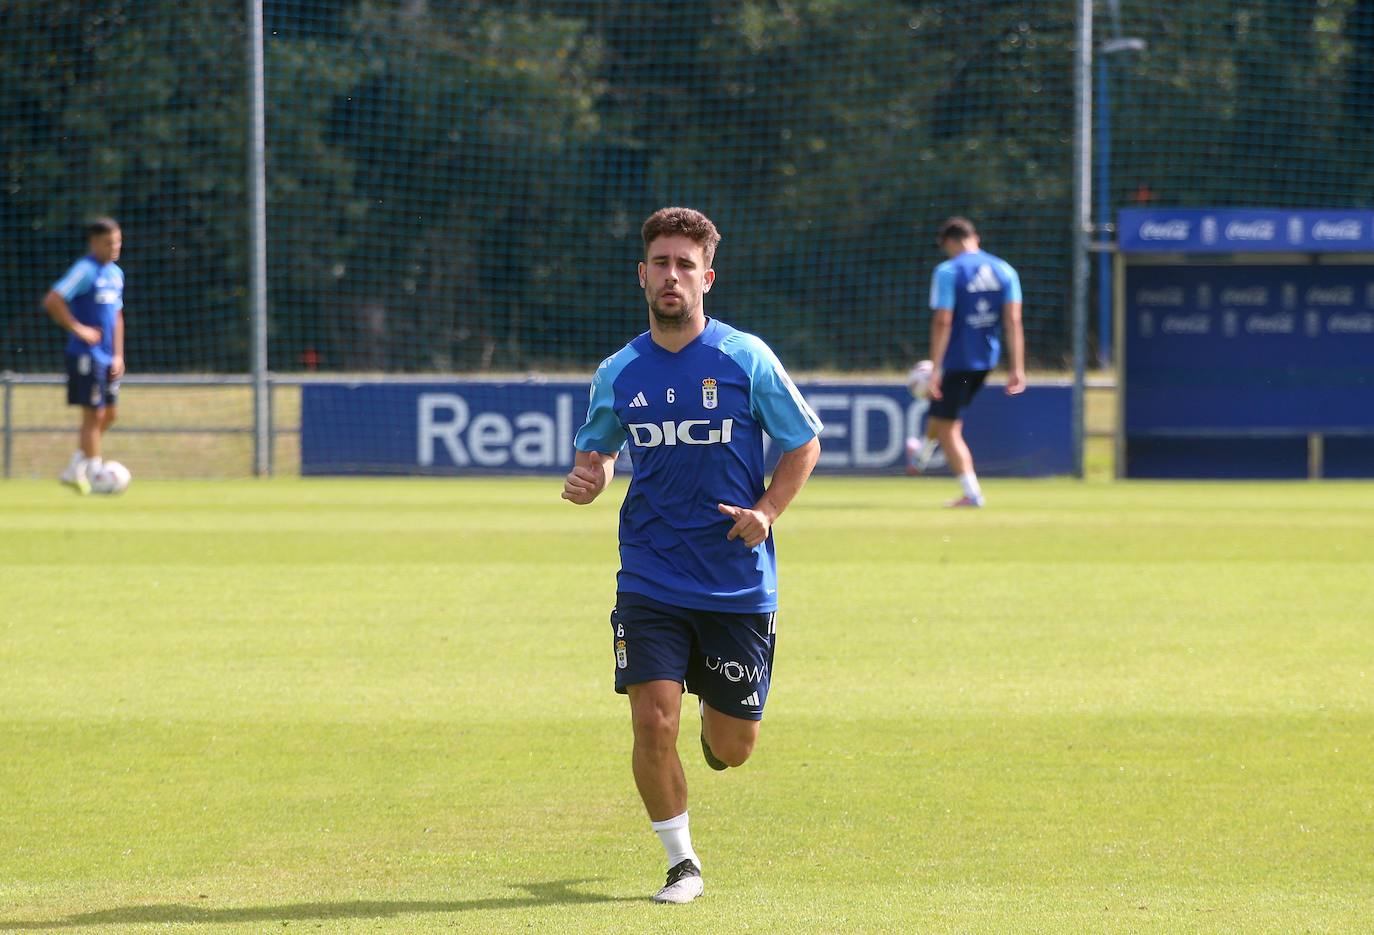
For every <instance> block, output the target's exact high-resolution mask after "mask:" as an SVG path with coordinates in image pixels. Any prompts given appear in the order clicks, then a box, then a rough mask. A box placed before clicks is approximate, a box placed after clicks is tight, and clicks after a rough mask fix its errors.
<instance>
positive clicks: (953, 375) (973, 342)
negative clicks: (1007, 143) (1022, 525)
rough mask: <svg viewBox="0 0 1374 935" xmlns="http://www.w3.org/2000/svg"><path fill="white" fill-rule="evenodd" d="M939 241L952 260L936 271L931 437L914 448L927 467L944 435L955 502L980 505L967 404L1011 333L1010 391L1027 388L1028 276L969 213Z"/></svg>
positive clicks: (917, 464) (919, 465) (947, 226)
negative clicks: (987, 243)
mask: <svg viewBox="0 0 1374 935" xmlns="http://www.w3.org/2000/svg"><path fill="white" fill-rule="evenodd" d="M937 242H938V244H939V246H940V248H941V249H942V250H944V252H945V255H946V256H948V257H949V259H948V260H946V261H945V262H943V263H941V264H940V265H939V266H937V267H935V274H934V275H933V276H932V277H931V283H930V307H931V309H932V310H933V311H934V317H933V318H932V320H931V324H930V359H931V360H932V361H934V362H935V369H934V371H933V372H932V373H931V377H930V399H931V402H930V414H929V417H928V421H927V423H926V435H927V440H926V444H924V445H923V446H921V447H920V449H919V450H917V451H916V452H914V461H913V468H914V469H915V470H916V471H918V472H919V471H920V470H922V469H924V467H925V464H926V463H927V462H928V461H929V460H930V456H931V454H932V453H933V451H934V449H935V445H934V444H932V443H931V441H930V439H931V438H934V439H936V440H938V443H939V444H940V445H942V446H943V447H944V450H945V457H946V458H947V459H948V461H949V469H950V471H951V472H952V473H953V474H954V476H955V477H957V478H958V479H959V485H960V486H961V487H962V488H963V492H964V493H963V496H962V497H960V498H959V499H957V500H953V501H950V503H949V504H948V505H949V506H953V507H980V506H982V505H983V491H982V488H981V487H980V486H979V484H978V475H977V474H976V473H974V470H973V454H972V453H971V452H970V451H969V448H968V444H967V443H966V442H965V441H964V421H963V410H964V409H965V408H966V407H967V406H968V404H969V403H971V402H972V401H973V397H974V396H975V395H976V394H977V393H978V390H979V389H981V388H982V386H983V381H984V380H985V379H987V375H988V371H989V370H991V369H992V368H993V367H996V366H997V360H998V358H999V357H1000V356H1001V351H1002V338H1003V337H1004V336H1005V338H1006V342H1007V350H1008V352H1009V356H1010V358H1011V360H1010V364H1009V371H1010V372H1009V374H1008V376H1007V395H1008V396H1016V395H1017V394H1019V393H1022V392H1024V391H1025V389H1026V351H1025V348H1026V343H1025V337H1024V335H1023V334H1022V331H1021V280H1020V278H1019V277H1018V276H1017V275H1016V270H1014V269H1012V268H1011V264H1009V263H1007V262H1006V261H1005V260H1002V259H1000V258H998V257H995V256H993V255H992V254H991V253H985V252H984V251H983V249H982V247H981V245H980V243H979V239H978V232H977V231H976V230H975V229H974V227H973V222H972V221H970V220H968V219H967V218H961V217H954V218H950V219H949V220H948V221H945V223H944V224H942V225H941V226H940V232H939V235H938V237H937Z"/></svg>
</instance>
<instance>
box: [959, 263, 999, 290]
mask: <svg viewBox="0 0 1374 935" xmlns="http://www.w3.org/2000/svg"><path fill="white" fill-rule="evenodd" d="M964 288H965V289H967V290H968V291H969V292H1001V291H1002V281H1001V280H1000V279H998V278H997V274H996V273H994V272H993V271H992V267H991V266H989V265H988V264H986V263H984V264H983V265H982V266H980V267H978V272H977V273H975V274H974V275H973V278H972V279H970V280H969V281H968V285H967V286H965V287H964Z"/></svg>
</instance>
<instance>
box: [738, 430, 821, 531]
mask: <svg viewBox="0 0 1374 935" xmlns="http://www.w3.org/2000/svg"><path fill="white" fill-rule="evenodd" d="M820 456H821V442H820V439H818V438H813V439H811V441H809V442H807V443H806V444H805V445H802V446H801V447H799V448H793V449H792V450H791V451H784V452H783V454H782V457H781V458H779V459H778V466H777V467H776V468H774V469H773V480H772V481H771V482H770V483H769V484H768V489H767V490H765V491H764V492H763V496H762V497H760V498H759V502H758V503H756V504H754V509H756V510H759V511H761V512H762V513H764V514H766V515H767V516H768V521H769V522H770V523H771V522H774V521H776V520H777V518H778V517H779V516H781V515H782V511H783V510H785V509H787V505H788V504H789V503H791V502H792V499H793V498H794V497H796V495H797V494H798V493H800V492H801V489H802V487H804V486H806V481H807V479H808V478H810V476H811V472H812V470H814V469H815V467H816V462H817V461H818V460H819V459H820Z"/></svg>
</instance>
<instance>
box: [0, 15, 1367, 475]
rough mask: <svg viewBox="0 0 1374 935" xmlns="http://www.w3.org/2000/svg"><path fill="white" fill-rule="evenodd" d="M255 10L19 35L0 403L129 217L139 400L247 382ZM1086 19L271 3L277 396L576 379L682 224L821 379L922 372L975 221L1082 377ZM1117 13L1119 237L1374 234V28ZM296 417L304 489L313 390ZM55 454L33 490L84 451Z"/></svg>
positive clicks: (56, 362)
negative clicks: (699, 218) (706, 238)
mask: <svg viewBox="0 0 1374 935" xmlns="http://www.w3.org/2000/svg"><path fill="white" fill-rule="evenodd" d="M243 7H244V4H243V3H242V2H240V0H208V2H204V3H197V4H186V3H173V2H170V0H167V2H164V0H141V2H134V0H111V2H109V3H106V4H102V5H100V8H99V10H98V11H95V12H92V8H91V7H90V5H89V4H82V3H78V2H75V0H9V2H8V3H6V4H4V5H3V6H2V7H0V25H3V26H4V28H3V29H2V30H0V76H3V78H4V87H5V88H6V91H7V93H6V95H5V96H4V99H3V100H0V157H3V166H4V172H5V178H4V185H3V186H0V234H3V236H4V237H5V242H6V250H5V251H2V252H0V287H3V294H4V295H5V296H6V301H7V303H8V307H7V310H6V313H5V317H4V322H3V330H2V331H0V336H2V338H0V370H10V371H15V372H18V373H20V374H24V375H29V374H35V373H52V372H55V371H57V370H58V369H60V366H61V363H60V358H61V335H60V334H59V333H57V331H56V329H55V328H54V327H53V326H52V325H51V324H50V323H48V322H46V320H45V318H44V317H43V315H42V313H41V311H39V309H38V305H37V303H38V300H39V299H40V298H41V295H42V293H43V291H44V290H45V289H46V288H47V287H48V285H50V284H51V282H52V281H54V280H55V279H56V278H57V277H58V276H59V275H60V274H61V273H62V272H63V270H64V269H65V268H66V266H67V265H68V264H69V263H70V262H71V261H72V260H73V259H75V257H76V256H77V255H79V253H80V247H81V244H80V221H81V220H82V219H83V218H85V217H87V216H88V215H90V214H93V213H113V214H115V215H116V216H117V217H119V218H120V220H121V221H122V222H123V224H124V226H125V234H126V240H127V246H126V252H125V257H124V259H123V260H122V261H121V264H122V265H123V266H124V267H125V269H126V272H127V274H128V292H127V301H128V309H129V312H128V314H129V355H128V356H129V366H130V371H131V374H133V375H135V376H137V375H139V374H143V375H147V374H162V375H165V376H167V377H172V376H175V375H186V374H195V375H202V376H203V375H207V374H210V375H214V374H229V375H238V376H240V377H241V376H242V375H243V374H245V373H246V372H247V370H248V368H249V359H248V349H249V334H250V327H249V309H248V283H247V271H248V264H247V256H248V250H249V242H248V237H247V231H248V229H249V225H248V218H247V216H246V197H245V187H246V186H245V180H246V178H247V174H248V167H247V154H248V142H247V125H248V110H247V106H248V105H247V102H248V81H247V79H248V75H247V68H246V66H245V62H246V61H247V54H246V50H245V39H246V34H245V22H246V19H245V15H244V10H243ZM1076 7H1077V3H1075V2H1073V0H961V2H953V0H940V2H895V0H825V2H821V0H801V2H789V3H780V2H776V0H769V2H761V0H760V2H750V0H744V2H741V0H729V2H726V0H696V2H691V3H688V2H666V3H665V2H662V0H542V2H534V0H510V2H504V3H499V4H496V3H473V2H459V0H264V3H263V13H264V18H265V24H266V38H265V61H266V75H265V79H266V104H267V114H266V120H267V153H268V155H267V166H266V171H267V182H268V219H267V220H268V225H267V229H268V243H267V249H268V279H269V365H270V369H271V370H272V371H273V372H275V373H278V374H287V375H295V374H317V375H321V376H326V375H330V374H339V375H342V374H348V375H356V374H423V375H432V374H445V373H460V374H477V373H512V372H514V373H529V372H537V373H554V372H560V373H569V372H575V373H579V374H585V373H586V372H588V370H589V368H590V367H591V366H593V365H594V364H595V363H596V361H598V360H600V359H601V358H602V357H604V356H605V355H607V354H608V353H610V352H612V351H613V350H615V349H616V348H617V347H619V346H620V345H621V344H622V343H623V342H624V341H625V340H626V339H627V338H628V337H630V336H632V335H633V334H635V333H637V332H638V331H640V330H642V329H643V328H644V327H645V310H644V306H643V304H642V301H643V300H642V297H641V296H640V294H639V290H638V288H637V281H636V278H635V271H634V264H635V262H636V260H637V259H638V257H639V254H640V244H639V239H638V237H639V235H638V230H639V224H640V222H641V221H642V219H643V218H644V217H645V216H646V215H647V214H648V213H649V212H651V211H652V210H654V209H655V208H657V207H660V206H662V205H665V204H686V205H691V206H694V207H697V208H700V209H701V210H703V211H705V212H706V213H707V214H708V215H710V216H711V217H712V218H713V219H714V220H715V221H716V223H717V224H718V226H719V227H720V229H721V231H722V233H723V235H724V241H723V243H722V245H721V249H720V252H719V254H718V257H717V260H716V264H715V266H716V270H717V274H718V279H717V283H716V286H715V288H714V289H713V291H712V293H711V295H710V298H709V300H708V309H709V312H710V314H712V315H715V316H718V317H721V318H723V319H725V320H727V321H729V322H731V323H732V324H734V325H736V326H738V327H741V328H744V329H746V330H750V331H754V332H757V333H759V334H761V335H763V336H764V337H765V338H766V339H767V340H768V341H769V343H770V344H772V345H773V346H774V347H775V348H776V349H777V350H778V352H779V354H780V355H781V356H782V358H783V359H784V360H785V361H786V363H787V364H788V365H789V367H791V368H792V369H793V370H796V371H815V372H869V373H874V372H886V373H895V372H896V371H898V370H901V369H905V368H906V367H907V366H909V365H910V363H911V362H912V361H913V360H915V359H917V358H919V357H922V356H925V352H926V348H927V343H928V320H929V316H928V313H927V311H926V304H927V290H928V283H929V278H930V274H931V271H932V269H933V267H934V266H935V265H936V263H938V262H939V261H940V259H942V257H941V255H940V254H939V252H938V250H937V249H936V248H935V246H934V244H933V235H934V231H935V228H936V226H937V225H938V223H939V222H940V221H941V220H942V219H943V218H945V217H946V216H948V215H951V214H963V215H967V216H969V217H971V218H972V219H973V220H974V221H975V222H976V223H977V224H978V226H979V228H980V230H981V231H982V233H983V237H984V245H985V246H986V247H987V248H988V249H989V250H991V251H993V252H995V253H997V254H999V255H1001V256H1002V257H1004V258H1005V259H1007V260H1008V261H1010V262H1011V263H1012V264H1013V265H1015V266H1016V267H1017V269H1018V270H1019V271H1020V273H1021V279H1022V283H1023V285H1024V288H1025V317H1026V329H1027V350H1028V355H1029V357H1030V361H1031V363H1032V365H1033V366H1036V367H1040V368H1053V369H1058V368H1063V367H1065V366H1066V364H1067V362H1068V359H1069V353H1070V348H1071V342H1072V336H1071V334H1070V329H1069V321H1070V315H1069V301H1070V291H1071V290H1070V282H1069V270H1070V268H1071V263H1072V253H1071V246H1072V240H1071V231H1070V219H1071V218H1072V216H1073V208H1072V204H1071V197H1072V177H1073V158H1072V146H1071V143H1072V127H1073V100H1074V94H1073V61H1074V55H1075V51H1074V35H1075V28H1074V20H1075V13H1076ZM1113 12H1115V13H1116V15H1113ZM1098 14H1099V15H1098V18H1097V40H1098V44H1099V46H1100V48H1099V53H1101V51H1102V48H1105V44H1106V43H1108V42H1111V41H1112V40H1115V39H1121V38H1125V37H1130V38H1138V39H1140V40H1143V42H1142V43H1136V44H1128V47H1129V49H1130V51H1125V52H1121V53H1117V52H1115V51H1114V52H1113V53H1112V54H1110V55H1108V56H1107V58H1108V62H1107V68H1106V72H1105V77H1106V78H1107V89H1108V90H1109V92H1110V117H1109V119H1110V126H1109V127H1106V126H1103V125H1102V124H1101V123H1099V125H1098V127H1097V129H1098V130H1099V131H1102V130H1109V132H1108V133H1107V134H1106V135H1105V136H1104V137H1103V140H1102V141H1103V142H1109V144H1110V152H1111V159H1110V162H1109V168H1110V177H1109V178H1108V179H1105V180H1103V183H1104V184H1105V185H1106V188H1107V193H1108V196H1107V199H1106V200H1107V205H1108V208H1109V209H1110V211H1114V210H1115V209H1116V208H1119V207H1123V206H1141V205H1146V206H1148V205H1166V204H1182V203H1191V204H1215V205H1247V206H1254V207H1267V206H1284V207H1287V206H1299V205H1307V206H1327V207H1341V206H1368V205H1369V204H1370V202H1371V198H1372V193H1371V183H1372V182H1374V147H1372V146H1371V145H1370V139H1369V134H1370V133H1371V132H1374V131H1371V130H1370V129H1369V127H1370V126H1371V125H1374V123H1371V120H1370V117H1371V116H1374V115H1372V114H1371V113H1370V111H1371V109H1372V108H1374V95H1371V93H1370V92H1371V91H1374V65H1371V62H1374V54H1371V53H1374V0H1303V2H1292V0H1190V2H1187V3H1184V2H1181V0H1170V2H1166V3H1162V4H1161V3H1149V4H1147V3H1143V2H1139V0H1121V3H1120V4H1112V3H1105V2H1104V3H1099V4H1098ZM1114 48H1116V47H1114ZM1098 77H1099V78H1101V77H1102V75H1099V76H1098ZM1110 211H1109V213H1110ZM1092 317H1093V318H1094V320H1095V318H1096V316H1095V315H1094V316H1092ZM26 386H27V388H26V389H25V390H24V392H26V393H35V392H40V389H39V388H36V387H32V386H28V385H26ZM192 389H194V388H192ZM154 390H156V391H157V392H158V393H162V394H163V395H161V396H158V397H156V398H155V399H154V398H153V397H149V399H148V402H147V403H140V404H138V405H135V402H136V400H137V399H138V395H140V394H142V393H145V392H146V393H153V392H154ZM41 392H42V393H46V394H48V395H47V396H46V397H45V398H46V399H48V401H49V402H48V403H47V404H45V405H49V406H50V408H51V409H53V410H54V411H55V414H53V415H51V418H65V417H66V415H65V414H64V413H63V411H62V406H61V400H60V398H59V397H58V393H59V390H58V389H56V388H54V387H47V386H45V387H42V388H41ZM126 392H127V394H128V395H127V399H126V403H127V405H125V406H124V407H123V408H124V415H123V417H122V418H123V419H124V421H125V424H126V425H127V426H129V427H131V428H137V427H138V426H139V422H138V420H142V419H145V418H148V419H153V420H154V421H156V423H157V426H161V427H164V428H165V427H167V426H179V425H181V424H182V423H181V422H178V421H177V420H179V419H182V418H183V417H185V418H188V419H190V420H191V421H193V422H198V423H199V424H201V425H207V426H210V427H218V428H225V429H230V428H231V427H240V428H241V430H243V431H245V432H246V429H247V428H248V426H249V425H250V423H251V419H250V416H249V411H248V408H247V399H248V396H247V390H246V389H244V388H243V387H241V386H236V387H229V388H225V389H223V390H222V392H220V391H215V392H211V391H209V390H206V391H204V395H198V394H200V393H201V392H202V391H201V390H198V389H197V390H195V391H194V392H191V390H188V389H185V388H181V389H172V388H168V389H162V388H155V387H154V388H146V389H145V388H143V387H140V386H136V385H132V384H131V385H130V386H129V388H128V390H127V391H126ZM16 398H18V397H16ZM54 401H55V402H54ZM274 403H275V408H274V412H275V414H276V416H277V417H278V419H279V422H278V428H279V429H282V430H283V434H282V437H281V438H280V439H279V444H278V445H277V446H276V452H277V454H278V460H277V466H278V468H279V469H282V470H286V471H289V470H291V466H292V462H291V458H292V456H293V455H292V452H293V451H294V436H292V435H291V434H290V430H291V429H292V428H293V426H294V425H295V422H294V421H293V420H294V419H295V418H296V408H297V402H296V396H295V391H294V390H293V389H291V388H289V387H285V388H283V387H279V388H278V389H277V391H276V392H275V393H274ZM216 407H223V408H222V409H219V410H217V409H216ZM20 408H22V407H20ZM49 417H50V416H49V414H46V413H45V414H42V415H41V416H40V417H39V419H40V422H41V421H42V420H46V419H48V418H49ZM346 417H347V413H340V418H346ZM145 425H146V427H148V428H154V427H157V426H154V425H153V424H152V423H145ZM44 438H46V436H44V437H43V438H40V436H38V435H34V434H30V435H27V436H24V437H23V438H22V439H21V441H23V443H24V445H26V446H29V447H34V446H38V447H39V448H42V449H43V450H42V451H41V452H40V451H37V449H35V453H34V454H33V455H32V456H31V457H30V456H27V455H26V456H25V459H18V458H17V459H16V473H24V472H27V471H37V470H39V466H40V465H41V466H42V470H44V471H45V470H46V469H47V464H48V462H49V461H51V460H52V457H53V455H52V452H50V451H48V448H52V451H56V452H57V455H59V456H60V455H61V452H62V451H64V450H65V449H66V447H67V446H68V442H67V441H66V440H60V445H59V444H58V443H59V439H52V440H47V441H44V440H43V439H44ZM159 439H163V440H164V441H165V443H166V444H167V445H169V446H178V445H183V444H186V443H187V440H186V439H185V438H183V437H182V436H179V435H176V436H173V435H167V436H165V437H164V436H162V435H159V434H157V433H155V432H150V433H148V434H146V435H145V436H139V437H138V438H137V442H138V444H139V445H140V446H142V445H145V444H148V445H151V444H153V443H154V442H155V441H158V440H159ZM132 440H133V439H132V438H131V441H132ZM40 441H41V442H42V445H39V442H40ZM55 445H56V446H58V448H53V447H52V446H55ZM44 446H47V447H44ZM195 446H200V448H199V450H197V449H196V448H195ZM59 448H60V449H61V450H59ZM26 450H27V449H26ZM189 450H191V451H194V452H196V453H197V455H198V456H197V457H195V458H193V459H188V463H187V465H186V466H185V470H186V471H187V472H188V473H201V472H204V471H206V470H210V469H211V468H213V469H214V470H216V471H218V472H228V473H242V472H246V471H247V470H248V469H249V467H250V464H251V461H250V459H249V457H248V454H247V452H248V450H249V440H248V437H247V435H246V434H239V435H234V434H215V435H208V436H206V437H205V438H202V439H201V440H200V441H197V442H194V444H193V445H192V448H191V449H189ZM199 455H205V456H204V457H201V456H199ZM211 455H213V456H211ZM240 455H242V457H240ZM20 460H23V466H22V467H20V466H19V462H20ZM166 469H167V471H168V472H172V473H175V472H176V470H178V469H177V468H176V467H175V466H174V465H172V464H171V462H168V465H167V468H166Z"/></svg>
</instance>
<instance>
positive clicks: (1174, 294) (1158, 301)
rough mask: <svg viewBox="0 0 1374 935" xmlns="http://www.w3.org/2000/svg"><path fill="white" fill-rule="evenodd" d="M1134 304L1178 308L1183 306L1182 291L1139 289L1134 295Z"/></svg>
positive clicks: (1176, 289)
mask: <svg viewBox="0 0 1374 935" xmlns="http://www.w3.org/2000/svg"><path fill="white" fill-rule="evenodd" d="M1135 302H1136V304H1137V305H1157V306H1164V307H1166V308H1179V307H1181V306H1182V305H1183V290H1182V289H1180V288H1168V289H1141V290H1140V291H1139V292H1137V293H1136V294H1135Z"/></svg>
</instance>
